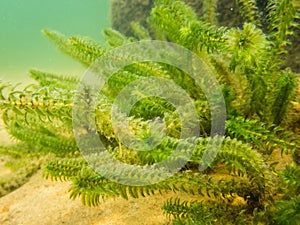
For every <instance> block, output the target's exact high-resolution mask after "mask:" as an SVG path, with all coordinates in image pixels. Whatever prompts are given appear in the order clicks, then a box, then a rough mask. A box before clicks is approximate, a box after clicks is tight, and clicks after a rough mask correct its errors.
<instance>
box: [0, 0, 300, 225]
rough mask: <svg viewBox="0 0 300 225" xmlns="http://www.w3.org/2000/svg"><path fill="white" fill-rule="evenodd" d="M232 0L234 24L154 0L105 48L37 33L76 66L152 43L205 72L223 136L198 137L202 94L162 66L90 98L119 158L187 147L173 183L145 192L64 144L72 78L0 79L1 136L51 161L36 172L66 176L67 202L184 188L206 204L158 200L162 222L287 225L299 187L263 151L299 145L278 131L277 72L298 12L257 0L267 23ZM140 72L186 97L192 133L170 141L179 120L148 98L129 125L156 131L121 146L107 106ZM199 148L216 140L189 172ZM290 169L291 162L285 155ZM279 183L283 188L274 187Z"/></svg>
mask: <svg viewBox="0 0 300 225" xmlns="http://www.w3.org/2000/svg"><path fill="white" fill-rule="evenodd" d="M207 2H208V1H207ZM238 2H239V3H240V4H239V5H240V7H241V11H242V16H243V17H244V19H245V22H244V25H243V27H242V28H230V27H220V26H218V25H217V24H215V23H214V21H215V18H214V17H215V16H216V15H215V13H214V12H207V15H206V16H205V17H204V19H200V20H199V19H198V18H197V16H196V14H195V12H194V11H193V9H192V8H191V7H189V6H187V5H186V4H184V2H182V1H173V0H157V1H155V5H154V8H153V9H152V11H151V15H150V17H149V18H148V20H147V21H148V24H149V27H150V29H151V30H150V31H149V30H148V29H146V28H144V27H142V26H141V25H139V24H137V23H133V30H134V32H136V34H135V37H126V36H124V35H123V34H121V33H119V32H118V31H115V30H112V29H106V30H104V32H103V34H104V36H105V38H106V42H107V44H106V45H100V44H98V43H96V42H95V41H93V40H91V39H89V38H87V37H80V36H75V37H69V38H68V37H66V36H64V35H63V34H60V33H59V32H56V31H50V30H43V33H44V34H45V35H46V36H47V37H48V38H50V39H51V40H52V41H53V42H54V44H55V45H56V46H57V47H58V48H59V49H60V50H61V51H62V52H64V53H65V54H68V55H70V56H71V57H73V58H74V59H76V60H78V61H79V62H81V63H82V64H83V65H85V66H87V67H88V66H90V65H92V64H93V63H94V62H95V60H96V59H98V58H99V57H100V56H102V55H103V54H105V53H106V52H109V51H110V50H111V49H114V48H116V47H119V46H124V45H126V44H128V43H134V42H136V41H138V40H144V39H150V38H151V37H153V36H154V37H155V38H156V39H161V40H167V41H170V42H174V43H177V44H179V45H181V46H183V47H185V48H187V49H189V50H190V51H192V52H194V53H195V54H197V55H198V56H199V58H201V59H202V60H203V61H204V62H205V63H206V64H207V65H208V66H209V68H211V69H212V71H213V73H214V75H215V77H217V79H218V81H219V83H220V84H221V87H222V92H223V95H224V97H225V101H226V106H227V114H228V115H227V121H226V134H225V136H214V137H213V136H211V137H210V136H209V134H210V129H211V115H210V108H209V104H208V102H207V99H206V97H205V95H204V93H203V91H202V90H201V89H200V88H199V87H198V86H197V85H195V82H194V81H193V79H191V78H190V77H189V76H188V74H186V73H184V72H183V71H181V70H179V69H178V68H175V67H173V66H170V65H166V64H163V63H157V62H139V63H133V64H131V65H129V66H126V67H125V68H123V69H122V70H119V71H118V72H117V73H115V74H114V75H113V76H111V77H110V79H109V80H108V82H107V83H106V84H105V85H104V88H103V89H102V92H103V93H104V94H105V95H106V96H107V98H101V97H99V98H98V99H97V101H98V102H97V104H96V107H95V123H96V129H97V130H96V132H97V135H98V136H99V138H100V139H101V141H102V142H103V143H104V145H105V147H106V149H107V151H109V152H110V154H111V155H113V156H114V157H115V158H116V159H118V160H120V161H122V162H126V163H129V164H133V165H137V166H145V165H146V166H152V165H154V164H155V163H158V162H161V161H162V160H165V159H166V158H168V157H169V156H170V153H171V152H172V151H173V150H174V149H175V148H176V147H178V146H180V153H182V155H181V154H179V155H177V159H178V160H181V159H184V154H185V153H188V152H189V151H190V149H191V148H193V145H194V146H195V150H194V152H193V155H192V156H191V158H189V159H188V163H187V164H186V165H185V167H184V168H182V169H181V170H180V171H179V172H178V173H176V174H175V175H174V176H172V177H169V178H168V179H165V180H163V181H161V182H158V183H155V184H151V185H145V186H131V185H126V184H122V183H118V182H114V181H111V180H110V179H108V178H106V177H105V176H104V175H103V174H100V173H96V172H95V171H94V170H93V169H92V168H91V167H90V165H89V164H88V163H87V162H86V161H85V159H84V158H83V156H82V155H81V153H80V151H79V148H78V146H77V144H76V140H75V137H74V132H73V124H72V120H73V119H74V118H73V115H72V113H73V111H72V109H73V106H74V103H75V102H74V96H75V95H76V94H78V93H77V91H76V89H77V85H78V84H79V83H80V81H79V80H78V79H76V78H74V77H67V76H60V75H56V74H51V73H46V72H42V71H37V70H31V71H30V76H31V77H32V78H34V79H35V80H36V81H37V84H33V85H28V86H27V87H24V88H18V86H12V85H8V84H4V83H1V84H0V100H1V104H0V109H1V110H2V111H3V114H2V115H3V116H2V118H3V121H4V123H5V125H6V127H7V130H8V132H9V133H10V135H12V136H13V137H14V138H16V139H18V140H20V141H22V142H25V143H26V144H28V145H29V146H30V148H33V149H38V150H39V151H41V152H45V153H49V152H51V153H53V154H55V155H56V158H55V159H53V160H51V161H50V162H48V163H47V164H46V165H45V169H44V170H45V176H46V177H50V178H52V179H55V180H68V181H71V182H72V187H71V190H70V192H71V198H73V199H74V198H77V197H80V198H81V199H82V202H83V203H84V204H87V205H89V206H97V205H99V204H101V199H102V198H108V197H118V196H120V197H123V198H125V199H128V198H130V197H132V198H139V197H144V196H147V195H154V194H157V193H163V192H174V193H175V192H185V193H189V194H191V195H194V196H195V199H199V196H200V197H203V196H205V197H206V199H207V198H209V199H210V200H209V201H202V202H199V201H197V200H195V201H191V202H187V201H184V200H181V199H180V198H175V199H170V200H167V201H166V203H165V204H164V206H163V210H164V212H165V213H166V214H167V215H168V216H169V217H170V219H172V220H173V223H174V224H195V223H196V224H224V223H227V224H228V223H232V224H237V223H249V224H251V223H252V221H253V222H258V221H260V220H261V221H263V219H265V218H268V220H269V221H275V222H274V223H276V221H277V222H278V221H282V220H284V221H287V219H288V220H289V221H291V224H292V221H296V217H293V215H294V216H297V212H298V211H297V210H298V208H297V207H295V208H293V207H294V205H296V206H297V204H299V191H298V190H297V188H295V186H296V187H297V185H299V184H298V183H299V182H298V180H297V179H294V175H291V176H289V174H296V175H295V176H298V175H297V174H298V172H297V171H298V170H299V169H298V168H299V167H298V166H297V165H296V164H293V166H294V167H295V168H294V167H293V169H292V170H291V169H290V168H288V169H287V170H285V171H284V172H279V171H278V170H277V169H276V168H275V165H276V164H275V163H274V162H272V161H271V159H270V155H271V154H272V153H273V152H274V150H276V151H278V150H281V151H282V153H286V154H291V155H294V156H297V155H298V154H299V153H298V152H299V149H300V144H299V139H297V137H296V136H295V134H293V133H292V132H290V131H289V129H288V127H287V125H286V124H287V122H288V121H289V117H288V115H289V111H290V110H291V108H292V104H291V101H292V100H294V99H295V96H296V86H297V79H296V76H295V74H294V73H293V71H291V70H290V69H288V68H286V61H285V59H286V56H287V54H288V52H287V51H286V46H287V45H289V42H288V38H289V37H290V36H291V35H293V34H294V30H295V27H297V26H298V23H297V22H296V19H297V18H298V17H299V5H297V4H298V3H297V2H296V1H287V0H281V1H268V5H267V8H266V9H267V21H262V18H261V17H260V13H259V9H258V7H257V6H256V2H255V1H238ZM215 3H216V1H211V4H215ZM207 4H208V3H207ZM283 15H284V16H283ZM264 24H268V26H267V27H268V29H267V31H263V29H264ZM150 33H151V35H150ZM147 76H153V77H159V78H167V79H170V80H172V81H174V82H175V83H176V84H177V85H179V86H180V87H182V88H184V89H185V90H186V92H187V93H188V94H189V96H190V97H191V99H192V100H193V103H194V105H195V107H196V110H197V113H198V121H197V123H199V124H201V136H200V137H197V138H194V137H189V138H185V139H183V138H180V132H181V125H180V118H179V117H178V113H177V112H176V110H175V109H174V107H173V106H172V104H169V103H168V102H166V101H163V100H161V99H159V98H145V99H143V100H141V101H139V102H138V103H137V104H136V105H134V107H133V108H132V109H131V112H130V117H129V118H128V120H129V126H130V129H131V130H132V131H134V132H135V134H136V135H139V136H140V137H141V138H144V139H146V138H147V137H148V136H149V133H151V132H153V130H151V129H150V128H151V124H153V121H155V119H156V118H157V117H164V118H165V121H166V126H167V134H168V136H167V137H165V138H164V139H163V140H162V141H161V143H160V144H159V145H157V146H155V147H154V148H153V149H152V150H151V151H143V152H137V151H134V149H132V148H130V146H127V145H125V144H123V143H122V142H121V139H120V137H118V136H117V135H116V133H115V132H114V129H113V126H112V124H111V115H110V113H111V109H112V106H113V102H114V99H115V97H116V96H117V95H118V93H120V91H121V90H122V89H123V88H124V87H125V86H126V85H128V84H129V83H130V82H132V81H135V80H138V79H139V78H142V77H147ZM157 132H158V134H157V135H158V136H159V131H157ZM154 136H155V135H154ZM209 142H213V143H222V144H221V147H220V150H219V152H218V154H217V155H216V158H215V160H214V162H213V163H211V164H209V165H206V166H208V169H207V170H206V171H202V172H201V171H199V170H198V167H199V164H201V158H202V156H203V154H204V151H205V149H206V147H207V145H208V143H209ZM181 157H182V158H181ZM95 163H96V162H95ZM295 163H298V164H299V161H297V158H296V157H295ZM111 169H116V170H118V171H119V172H120V173H121V174H122V172H123V173H127V172H128V170H127V169H126V168H125V167H124V168H123V167H122V165H120V166H119V167H118V168H113V166H112V168H111ZM220 169H221V171H222V173H224V176H223V177H222V178H220V177H218V176H216V173H218V170H220ZM130 174H133V175H134V176H135V178H136V179H139V178H141V177H140V176H141V173H140V172H139V171H138V170H135V169H132V170H131V171H130ZM156 175H157V176H158V175H159V174H152V173H148V174H147V177H146V178H149V180H151V179H154V178H153V177H155V176H156ZM143 176H145V174H143ZM143 178H144V179H145V177H143ZM280 179H284V180H285V182H279V180H280ZM274 184H276V185H274ZM290 184H293V185H292V186H293V189H295V191H294V192H293V193H292V195H293V196H292V197H289V198H281V197H278V196H276V195H277V194H278V193H283V192H285V187H289V185H290ZM285 185H286V186H285ZM220 203H221V204H220ZM290 209H292V210H294V212H295V213H293V215H290V214H284V213H283V214H282V217H278V214H277V213H278V212H287V213H288V211H289V210H290ZM225 218H226V219H225Z"/></svg>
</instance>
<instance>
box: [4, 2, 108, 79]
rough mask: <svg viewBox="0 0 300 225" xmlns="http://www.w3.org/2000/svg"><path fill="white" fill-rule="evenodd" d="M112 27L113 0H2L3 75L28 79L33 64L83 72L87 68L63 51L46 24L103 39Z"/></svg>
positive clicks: (48, 68)
mask: <svg viewBox="0 0 300 225" xmlns="http://www.w3.org/2000/svg"><path fill="white" fill-rule="evenodd" d="M106 27H109V0H85V1H82V0H51V1H41V0H1V2H0V29H1V30H0V79H1V80H4V81H9V80H12V81H15V80H21V81H22V80H27V79H28V76H27V72H28V70H29V69H31V68H36V69H41V70H45V71H48V72H54V73H59V74H70V75H78V76H80V75H81V74H82V73H83V72H84V70H85V68H83V67H82V66H81V65H80V64H79V63H77V62H75V61H74V60H72V59H70V58H68V57H67V56H65V55H63V54H61V53H60V52H59V51H58V50H57V49H56V48H55V47H54V46H53V45H52V43H51V42H50V41H49V40H48V39H47V38H45V37H44V36H43V35H42V33H41V30H42V29H44V28H47V29H52V30H57V31H60V32H62V33H64V34H66V35H68V36H69V35H83V36H89V37H92V38H93V39H95V40H97V41H99V42H103V38H102V29H103V28H106Z"/></svg>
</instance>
